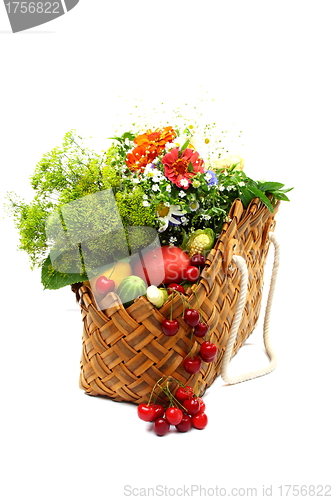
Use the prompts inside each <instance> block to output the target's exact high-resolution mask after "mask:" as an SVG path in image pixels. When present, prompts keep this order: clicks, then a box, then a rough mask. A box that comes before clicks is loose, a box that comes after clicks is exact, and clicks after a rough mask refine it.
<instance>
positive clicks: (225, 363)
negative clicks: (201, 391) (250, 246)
mask: <svg viewBox="0 0 333 500" xmlns="http://www.w3.org/2000/svg"><path fill="white" fill-rule="evenodd" d="M268 239H269V240H270V241H271V242H272V243H273V245H274V263H273V270H272V276H271V283H270V288H269V293H268V298H267V305H266V311H265V318H264V328H263V330H264V345H265V349H266V352H267V355H268V356H269V358H270V363H269V365H268V366H267V367H264V368H260V369H259V370H256V371H252V372H248V373H245V374H242V375H236V376H234V377H230V376H229V375H228V368H229V363H230V359H231V355H232V350H233V347H234V343H235V339H236V336H237V332H238V329H239V325H240V322H241V319H242V315H243V310H244V305H245V300H246V294H247V283H248V270H247V265H246V261H245V259H243V257H241V256H240V255H234V256H233V259H232V260H233V262H234V263H235V264H236V265H237V267H238V269H239V271H240V274H241V280H240V292H239V297H238V305H237V309H236V313H235V316H234V320H233V323H232V327H231V330H230V335H229V339H228V342H227V345H226V349H225V353H224V356H223V360H222V368H221V377H222V378H223V380H224V381H225V382H226V383H227V384H229V385H233V384H238V383H240V382H245V381H246V380H251V379H254V378H257V377H261V376H262V375H266V374H267V373H270V372H272V371H273V370H274V369H275V368H276V364H277V359H276V355H275V353H274V351H273V349H272V346H271V342H270V338H269V323H270V316H271V308H272V302H273V296H274V290H275V284H276V278H277V273H278V268H279V264H280V245H279V243H278V241H277V239H276V236H275V235H274V233H272V232H270V233H269V235H268Z"/></svg>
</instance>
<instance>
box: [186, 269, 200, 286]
mask: <svg viewBox="0 0 333 500" xmlns="http://www.w3.org/2000/svg"><path fill="white" fill-rule="evenodd" d="M199 276H200V271H199V269H198V268H197V267H195V266H189V267H188V268H187V269H185V270H184V278H185V279H186V280H187V281H190V282H191V283H195V282H196V281H197V279H198V278H199Z"/></svg>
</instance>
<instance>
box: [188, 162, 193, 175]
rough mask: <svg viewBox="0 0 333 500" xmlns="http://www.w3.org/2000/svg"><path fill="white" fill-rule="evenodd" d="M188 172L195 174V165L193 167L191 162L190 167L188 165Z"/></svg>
mask: <svg viewBox="0 0 333 500" xmlns="http://www.w3.org/2000/svg"><path fill="white" fill-rule="evenodd" d="M187 170H188V171H189V172H193V165H192V162H191V161H190V163H189V165H188V168H187Z"/></svg>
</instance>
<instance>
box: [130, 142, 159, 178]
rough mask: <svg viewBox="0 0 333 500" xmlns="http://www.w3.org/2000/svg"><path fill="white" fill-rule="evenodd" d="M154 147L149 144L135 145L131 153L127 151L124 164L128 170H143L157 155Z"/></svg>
mask: <svg viewBox="0 0 333 500" xmlns="http://www.w3.org/2000/svg"><path fill="white" fill-rule="evenodd" d="M157 154H158V153H157V151H156V149H155V148H154V147H153V146H151V145H142V146H137V147H136V148H134V149H133V150H132V152H131V153H127V157H126V160H125V161H126V165H127V166H128V168H129V169H130V170H137V171H139V172H143V170H144V168H145V167H146V165H148V163H152V162H153V161H154V160H155V158H156V156H157Z"/></svg>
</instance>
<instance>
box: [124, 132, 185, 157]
mask: <svg viewBox="0 0 333 500" xmlns="http://www.w3.org/2000/svg"><path fill="white" fill-rule="evenodd" d="M176 136H177V134H176V132H175V131H174V129H173V128H172V127H164V128H162V129H161V128H157V129H156V130H155V131H154V132H153V131H152V130H147V131H146V132H145V133H144V134H140V135H138V136H137V137H136V138H135V139H134V142H135V144H137V145H138V146H144V145H146V146H149V145H151V146H154V147H155V149H156V151H157V154H159V153H161V151H163V149H164V146H165V145H166V144H167V143H168V142H172V141H173V140H174V139H175V137H176Z"/></svg>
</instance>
